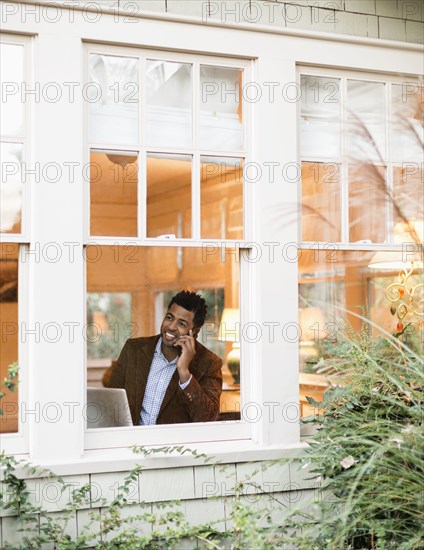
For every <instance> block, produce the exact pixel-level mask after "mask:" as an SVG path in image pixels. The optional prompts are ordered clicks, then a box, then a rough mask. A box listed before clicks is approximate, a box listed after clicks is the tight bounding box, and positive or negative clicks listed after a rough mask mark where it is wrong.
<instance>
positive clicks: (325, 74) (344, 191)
mask: <svg viewBox="0 0 424 550" xmlns="http://www.w3.org/2000/svg"><path fill="white" fill-rule="evenodd" d="M301 76H316V77H321V78H337V79H340V102H341V109H340V137H341V140H342V141H341V144H340V156H339V157H330V156H320V155H316V156H309V155H301V152H300V136H299V143H298V147H299V164H300V165H301V163H302V162H310V163H317V164H318V163H323V164H327V163H334V164H339V165H340V220H339V221H340V235H341V240H340V241H332V242H331V243H330V242H327V243H324V242H321V241H317V242H313V241H303V240H302V223H299V242H300V243H301V247H302V248H305V249H314V248H315V249H317V250H326V249H332V250H333V249H334V250H376V251H377V250H393V251H402V246H399V245H396V244H393V226H392V221H393V220H392V215H393V211H392V210H393V209H392V204H391V203H390V202H389V203H388V204H386V220H385V221H386V235H387V237H388V241H389V242H384V243H369V244H365V243H355V242H350V241H349V185H348V184H349V181H348V174H347V171H348V168H349V164H350V162H354V161H355V159H352V160H351V161H350V162H349V161H348V160H347V159H346V157H345V143H344V139H345V136H346V133H347V125H348V122H347V115H346V99H347V87H346V83H347V81H348V80H349V81H352V80H359V81H362V82H364V81H366V82H376V83H381V84H384V85H385V90H384V93H385V96H386V111H385V119H384V121H385V154H384V159H383V160H380V159H370V163H372V164H373V165H374V166H381V167H382V168H384V169H385V171H386V181H387V187H388V190H389V192H390V193H391V192H392V191H393V169H394V168H395V167H396V166H400V165H401V164H402V161H399V160H396V159H395V158H393V152H392V143H391V132H390V128H391V124H392V121H391V119H390V113H391V97H392V96H391V85H392V84H403V83H405V82H408V83H412V84H416V85H421V86H423V85H424V75H423V74H405V73H404V74H403V75H402V76H399V75H397V74H390V73H389V72H387V71H386V72H385V73H383V72H381V71H380V72H373V73H372V74H370V73H369V72H365V71H358V70H348V69H345V68H343V69H342V68H340V69H334V68H329V67H325V68H324V67H310V66H308V65H304V64H299V65H298V68H297V82H298V85H299V86H300V79H301ZM299 119H300V106H299ZM361 160H362V161H363V162H367V159H359V161H361ZM408 162H410V163H414V162H416V161H413V160H411V161H408ZM301 204H302V186H301V181H300V182H299V205H301ZM299 218H300V219H301V211H299ZM332 247H333V248H332Z"/></svg>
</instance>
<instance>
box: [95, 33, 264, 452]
mask: <svg viewBox="0 0 424 550" xmlns="http://www.w3.org/2000/svg"><path fill="white" fill-rule="evenodd" d="M84 50H85V52H84V53H85V68H84V74H85V79H86V80H85V81H86V82H87V83H88V82H89V81H90V80H89V77H88V59H89V56H90V55H92V54H99V55H110V56H115V57H117V56H119V57H121V56H122V57H127V58H131V59H137V60H138V63H139V69H140V70H139V73H141V74H139V85H140V90H141V93H140V96H141V97H140V101H139V104H138V115H139V129H138V135H139V138H140V142H139V143H138V144H135V145H129V144H127V145H115V144H113V143H106V144H98V143H97V144H96V143H94V144H93V143H90V142H89V136H88V133H89V116H88V108H89V105H88V104H86V105H85V113H84V114H85V132H84V133H85V143H86V146H85V147H84V149H85V154H86V163H87V164H88V163H89V162H90V150H107V151H122V152H124V151H125V152H134V153H136V154H137V156H138V165H139V178H138V193H137V195H138V201H137V203H138V208H137V211H138V224H137V225H138V236H136V237H114V236H110V237H109V236H107V237H106V236H105V237H99V236H90V234H89V227H90V220H89V217H90V214H89V211H90V194H89V193H90V189H89V186H88V185H87V187H86V196H85V212H86V224H85V225H86V241H85V242H86V245H87V246H89V245H90V244H95V245H97V246H98V245H111V244H112V243H113V245H114V246H120V245H123V246H125V245H129V244H131V245H134V246H143V247H150V246H153V247H160V246H165V247H173V248H175V247H190V248H192V247H202V246H203V247H205V246H213V247H214V248H215V247H219V248H220V249H221V250H222V249H224V250H225V249H226V248H229V247H232V246H234V247H236V248H237V249H239V250H240V252H241V253H240V267H241V269H240V273H239V277H240V288H241V289H242V290H243V291H244V292H245V293H246V294H247V295H249V296H250V295H251V294H252V287H251V283H249V279H251V274H250V271H251V270H249V265H248V264H246V263H245V262H243V258H244V257H245V256H246V254H249V248H250V246H249V245H250V242H249V240H248V239H247V238H245V239H243V240H237V241H235V240H230V239H226V240H218V239H214V240H213V241H212V240H210V239H201V237H200V225H201V212H200V208H201V201H200V159H201V157H203V156H211V157H212V156H213V157H219V158H232V159H234V158H236V159H242V158H243V159H244V161H243V162H244V163H245V162H246V161H247V162H249V143H250V135H251V132H252V127H251V124H249V120H251V118H252V116H251V111H252V109H251V105H249V104H246V105H244V104H243V113H244V116H243V134H244V135H243V144H244V149H242V150H231V151H227V150H223V151H217V150H207V149H202V148H200V146H199V144H198V141H199V136H198V127H197V125H198V120H199V118H200V109H199V101H198V100H199V88H198V84H199V82H200V81H199V68H200V66H201V65H209V66H213V67H225V68H233V69H240V70H243V80H249V81H250V80H251V79H252V77H251V72H252V61H248V60H244V59H232V58H222V57H216V56H201V55H199V54H183V53H180V52H163V51H157V50H146V49H141V48H125V47H123V46H113V45H104V44H95V43H88V44H85V48H84ZM149 59H157V60H158V61H164V62H174V63H185V64H191V65H192V98H193V99H192V105H193V116H192V136H193V146H192V147H184V148H182V147H181V148H179V147H158V146H155V147H152V146H149V145H148V144H146V139H145V128H144V125H143V121H144V120H146V115H145V112H146V103H145V100H144V97H145V94H144V93H143V90H144V88H145V86H143V84H142V83H143V82H144V78H145V75H144V74H142V71H143V70H145V67H146V60H149ZM240 93H241V91H240ZM240 100H241V98H240ZM150 153H163V154H168V153H169V154H180V155H190V156H191V157H192V159H193V163H192V205H191V207H192V214H191V219H192V235H193V237H192V238H175V239H172V240H169V239H160V238H149V237H147V236H146V222H147V209H146V207H145V205H146V196H147V190H146V187H147V181H146V180H147V178H146V164H147V163H146V159H147V156H148V155H149V154H150ZM250 195H251V193H250V194H249V193H247V192H246V186H245V185H243V232H244V234H245V235H249V236H250V238H251V240H253V237H252V236H253V235H254V228H253V224H252V223H249V222H250V220H251V219H252V216H251V214H250V211H249V205H250V204H251V197H250ZM86 293H87V291H86ZM241 315H244V317H245V318H247V315H246V313H245V312H243V311H241ZM135 321H136V320H135ZM241 354H242V356H243V359H242V365H243V366H242V372H243V374H244V373H245V372H246V373H248V372H249V370H250V368H251V367H250V365H251V364H252V359H251V357H250V354H249V353H248V351H247V349H246V348H245V347H244V346H243V343H241ZM243 374H242V376H241V388H240V396H241V403H240V409H241V410H242V411H243V409H244V407H245V405H246V404H248V403H251V402H252V401H251V396H250V391H249V386H248V383H247V382H248V380H247V376H243ZM248 406H249V405H247V407H248ZM110 430H111V428H102V429H99V428H97V429H87V430H86V432H85V445H86V447H85V448H86V450H93V449H99V448H112V447H128V446H130V445H132V444H133V443H134V441H136V440H138V439H139V438H142V439H143V441H144V442H145V443H144V444H147V445H164V444H176V443H188V442H190V441H197V442H208V441H214V440H249V439H250V438H251V426H250V425H249V423H248V422H246V420H243V419H241V420H240V421H231V422H225V423H222V422H208V423H206V424H205V423H190V424H175V425H170V426H162V425H157V426H140V427H135V428H130V429H122V428H121V429H112V432H111V431H110ZM111 433H113V434H114V436H113V440H112V441H111V437H110V436H111Z"/></svg>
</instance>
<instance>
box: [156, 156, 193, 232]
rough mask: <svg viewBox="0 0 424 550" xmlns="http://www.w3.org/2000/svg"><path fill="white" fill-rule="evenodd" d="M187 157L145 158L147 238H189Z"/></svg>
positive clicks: (189, 202) (189, 167)
mask: <svg viewBox="0 0 424 550" xmlns="http://www.w3.org/2000/svg"><path fill="white" fill-rule="evenodd" d="M191 170H192V169H191V157H189V156H187V155H159V154H153V153H150V154H148V156H147V236H148V237H159V236H161V235H167V236H170V235H172V236H173V237H176V238H184V239H188V238H190V237H191Z"/></svg>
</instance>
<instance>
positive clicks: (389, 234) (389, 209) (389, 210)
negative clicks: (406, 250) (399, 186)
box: [385, 82, 394, 245]
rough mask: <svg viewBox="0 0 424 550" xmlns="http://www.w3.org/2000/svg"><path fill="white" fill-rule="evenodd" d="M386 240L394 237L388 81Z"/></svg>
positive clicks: (388, 86)
mask: <svg viewBox="0 0 424 550" xmlns="http://www.w3.org/2000/svg"><path fill="white" fill-rule="evenodd" d="M385 96H386V159H387V162H386V178H385V179H386V197H387V200H386V208H385V211H386V224H385V225H386V239H385V240H386V241H388V242H389V243H390V244H391V245H393V237H394V231H393V229H394V227H393V225H394V217H393V200H394V185H393V162H392V142H391V134H392V132H391V129H392V118H391V112H392V86H391V84H390V82H386V94H385Z"/></svg>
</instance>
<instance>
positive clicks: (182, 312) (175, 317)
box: [160, 304, 199, 347]
mask: <svg viewBox="0 0 424 550" xmlns="http://www.w3.org/2000/svg"><path fill="white" fill-rule="evenodd" d="M193 319H194V312H193V311H188V310H187V309H184V308H183V307H181V306H178V305H177V304H172V306H171V307H170V308H169V309H168V311H167V312H166V314H165V317H164V319H163V321H162V325H161V327H160V332H161V336H162V342H163V344H164V345H165V346H170V347H173V346H174V343H175V342H176V341H177V339H178V338H180V337H181V336H185V335H186V334H188V333H189V331H190V330H192V331H193V336H194V337H196V336H197V333H198V332H199V331H198V329H195V328H194V324H193Z"/></svg>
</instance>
